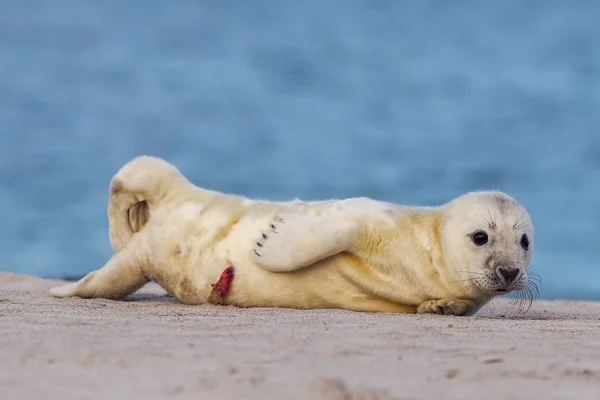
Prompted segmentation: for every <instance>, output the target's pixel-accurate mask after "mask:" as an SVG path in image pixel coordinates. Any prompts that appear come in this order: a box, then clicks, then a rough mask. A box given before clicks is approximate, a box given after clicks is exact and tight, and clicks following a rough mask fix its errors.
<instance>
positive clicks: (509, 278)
mask: <svg viewBox="0 0 600 400" xmlns="http://www.w3.org/2000/svg"><path fill="white" fill-rule="evenodd" d="M496 274H497V275H498V276H499V277H500V279H501V280H502V282H504V283H505V284H506V285H510V284H511V283H513V282H514V281H515V280H517V278H518V277H519V275H521V270H520V269H519V268H515V267H498V268H496Z"/></svg>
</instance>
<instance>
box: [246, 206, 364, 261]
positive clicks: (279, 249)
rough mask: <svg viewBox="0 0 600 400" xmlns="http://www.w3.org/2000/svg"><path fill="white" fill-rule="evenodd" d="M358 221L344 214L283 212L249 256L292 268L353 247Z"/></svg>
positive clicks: (252, 258) (271, 224) (256, 243)
mask: <svg viewBox="0 0 600 400" xmlns="http://www.w3.org/2000/svg"><path fill="white" fill-rule="evenodd" d="M355 230H356V225H355V223H354V221H353V220H352V219H350V218H345V216H344V215H343V214H339V215H334V214H333V213H331V214H325V215H318V216H317V215H304V214H281V215H279V216H278V217H277V218H275V219H274V220H273V221H271V222H270V224H269V227H268V228H267V229H265V230H263V231H262V232H260V236H259V238H258V240H257V241H256V242H255V243H254V245H253V248H252V250H251V251H250V259H251V260H252V262H254V263H255V264H256V265H258V266H259V267H261V268H263V269H266V270H267V271H272V272H291V271H295V270H298V269H300V268H303V267H306V266H308V265H311V264H313V263H315V262H317V261H320V260H323V259H325V258H327V257H330V256H332V255H335V254H338V253H340V252H342V251H347V250H349V249H350V247H351V246H352V244H353V243H354V240H355Z"/></svg>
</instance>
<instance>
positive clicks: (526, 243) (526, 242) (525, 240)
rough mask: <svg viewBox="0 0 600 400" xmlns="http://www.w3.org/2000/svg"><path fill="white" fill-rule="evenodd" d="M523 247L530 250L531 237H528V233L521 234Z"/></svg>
mask: <svg viewBox="0 0 600 400" xmlns="http://www.w3.org/2000/svg"><path fill="white" fill-rule="evenodd" d="M521 247H522V248H524V249H525V250H529V238H528V237H527V234H526V233H524V234H523V236H521Z"/></svg>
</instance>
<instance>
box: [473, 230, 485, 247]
mask: <svg viewBox="0 0 600 400" xmlns="http://www.w3.org/2000/svg"><path fill="white" fill-rule="evenodd" d="M471 241H472V242H473V244H475V246H483V245H484V244H486V243H487V242H488V234H487V233H485V232H484V231H477V232H475V233H473V234H472V235H471Z"/></svg>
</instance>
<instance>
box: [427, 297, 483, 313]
mask: <svg viewBox="0 0 600 400" xmlns="http://www.w3.org/2000/svg"><path fill="white" fill-rule="evenodd" d="M478 308H479V307H478V305H477V304H475V303H474V302H473V301H471V300H464V299H441V300H428V301H426V302H424V303H422V304H421V305H419V307H418V308H417V314H442V315H473V314H475V312H477V310H478Z"/></svg>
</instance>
